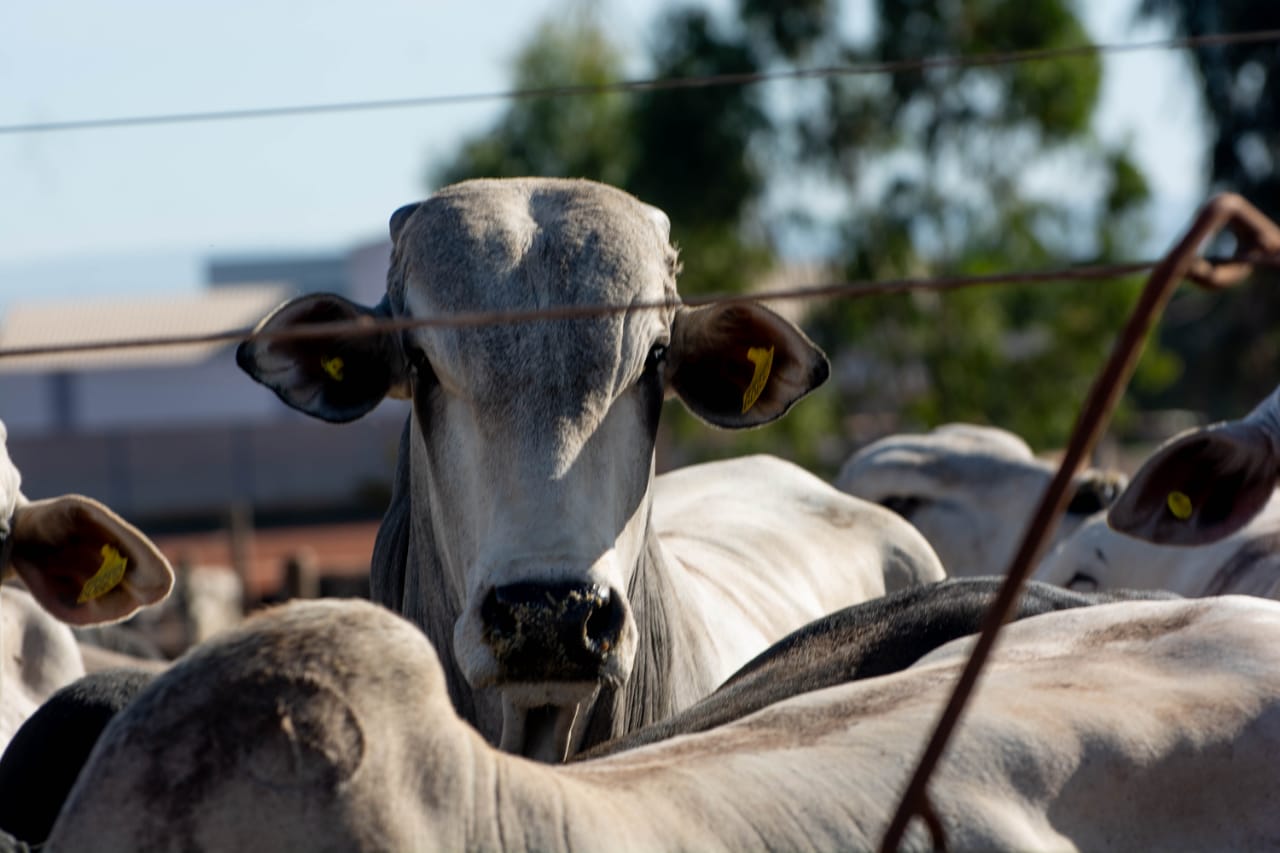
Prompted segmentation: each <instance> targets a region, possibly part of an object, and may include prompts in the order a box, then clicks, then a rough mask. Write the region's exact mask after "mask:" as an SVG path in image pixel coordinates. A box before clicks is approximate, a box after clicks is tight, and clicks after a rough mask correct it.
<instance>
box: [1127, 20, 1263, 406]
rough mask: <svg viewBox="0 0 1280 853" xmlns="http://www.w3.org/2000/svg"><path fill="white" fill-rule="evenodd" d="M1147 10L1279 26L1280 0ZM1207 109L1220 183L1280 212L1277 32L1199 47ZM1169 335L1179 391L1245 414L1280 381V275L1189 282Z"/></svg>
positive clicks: (1210, 25) (1207, 27)
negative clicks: (1218, 286) (1208, 285)
mask: <svg viewBox="0 0 1280 853" xmlns="http://www.w3.org/2000/svg"><path fill="white" fill-rule="evenodd" d="M1141 11H1142V14H1144V15H1146V16H1147V17H1149V18H1156V19H1160V20H1164V21H1167V22H1169V23H1171V24H1172V25H1173V26H1174V29H1175V30H1176V31H1178V32H1180V33H1183V34H1185V35H1191V36H1199V35H1206V34H1209V33H1231V32H1250V31H1257V30H1273V29H1280V4H1277V3H1258V2H1251V0H1216V2H1213V3H1201V2H1197V0H1143V3H1142V5H1141ZM1190 57H1191V60H1192V62H1193V63H1194V66H1195V68H1196V70H1197V71H1198V72H1199V78H1200V83H1201V87H1202V94H1203V98H1204V101H1203V106H1204V111H1205V114H1206V115H1207V117H1208V119H1209V139H1208V151H1207V152H1206V153H1207V160H1208V164H1207V165H1208V167H1209V174H1210V182H1211V184H1212V187H1213V189H1214V190H1231V191H1233V192H1237V193H1240V194H1241V195H1243V196H1244V197H1245V198H1247V199H1248V200H1249V201H1251V202H1253V204H1254V205H1256V206H1257V207H1258V208H1259V209H1260V210H1261V211H1262V212H1263V213H1265V214H1267V215H1268V216H1269V217H1271V218H1272V219H1273V220H1280V47H1278V46H1277V45H1276V44H1275V43H1274V42H1272V43H1258V44H1241V45H1219V46H1213V47H1207V48H1201V49H1199V50H1195V51H1192V52H1191V53H1190ZM1161 339H1162V342H1163V343H1164V344H1165V345H1166V346H1167V347H1168V348H1169V349H1170V350H1172V351H1173V352H1176V353H1177V354H1178V355H1179V357H1180V358H1181V359H1182V360H1183V361H1184V362H1185V363H1186V372H1185V374H1184V375H1183V377H1182V378H1181V379H1180V380H1179V382H1178V383H1177V385H1176V386H1175V387H1174V388H1173V389H1171V393H1170V394H1169V395H1166V397H1165V398H1157V402H1167V401H1168V399H1169V398H1173V399H1177V400H1180V401H1182V402H1183V404H1184V405H1186V404H1188V403H1190V404H1191V405H1193V406H1194V407H1196V408H1200V409H1204V410H1205V411H1207V412H1208V413H1209V415H1210V417H1212V418H1214V419H1218V418H1234V417H1239V416H1240V415H1242V414H1244V413H1245V412H1246V411H1248V410H1249V409H1250V408H1252V407H1253V405H1254V404H1255V403H1257V402H1258V400H1260V399H1262V397H1264V396H1265V395H1267V394H1268V393H1270V392H1271V391H1272V389H1274V388H1275V386H1276V382H1277V379H1278V378H1280V377H1278V376H1277V371H1276V364H1277V363H1278V362H1280V276H1277V275H1276V273H1275V272H1274V271H1270V272H1268V271H1260V272H1259V273H1258V274H1257V275H1255V276H1254V278H1253V280H1252V281H1250V282H1248V283H1247V284H1245V285H1244V286H1242V287H1237V288H1235V289H1233V290H1231V291H1229V292H1227V293H1225V294H1206V293H1198V292H1195V291H1189V290H1185V291H1184V292H1181V293H1179V294H1178V296H1177V298H1176V299H1175V300H1174V302H1173V303H1172V304H1171V305H1170V307H1169V310H1168V311H1167V312H1166V315H1165V324H1164V327H1163V328H1162V330H1161Z"/></svg>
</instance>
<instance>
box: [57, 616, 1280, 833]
mask: <svg viewBox="0 0 1280 853" xmlns="http://www.w3.org/2000/svg"><path fill="white" fill-rule="evenodd" d="M1005 631H1006V636H1005V637H1004V640H1003V641H1002V643H1001V644H1000V646H999V650H998V652H997V654H996V657H995V659H994V661H993V663H992V665H991V668H990V669H989V670H988V671H987V673H986V674H985V675H984V677H983V683H982V686H981V688H980V690H979V691H978V693H977V694H976V697H975V700H974V703H973V705H972V706H971V708H970V709H969V710H968V712H967V714H966V717H965V719H964V722H963V724H962V725H961V727H960V729H959V731H958V733H957V735H956V738H955V739H954V741H953V742H952V743H951V745H950V747H949V749H948V751H947V753H946V756H945V757H944V759H943V761H942V763H941V765H940V767H939V769H938V772H937V774H936V775H935V777H934V779H933V781H932V783H931V785H930V791H931V799H932V803H933V805H934V808H935V811H936V814H937V816H938V818H939V820H940V823H941V825H942V828H943V831H944V832H945V834H946V838H947V841H948V843H949V845H950V849H953V850H998V849H1003V850H1049V849H1053V850H1067V849H1070V850H1075V849H1080V850H1121V851H1130V850H1236V849H1245V850H1258V849H1271V848H1275V847H1277V846H1280V810H1277V809H1276V808H1275V803H1274V796H1275V791H1276V790H1277V788H1278V787H1280V763H1278V762H1277V761H1276V760H1275V756H1276V749H1277V747H1278V746H1280V603H1276V602H1272V601H1265V600H1262V599H1254V598H1249V597H1243V596H1241V597H1223V598H1217V599H1206V600H1197V601H1163V602H1140V603H1138V602H1135V603H1125V604H1110V605H1101V606H1098V607H1090V608H1083V609H1078V610H1068V611H1065V612H1062V613H1055V614H1050V615H1046V616H1039V617H1036V618H1033V619H1027V620H1024V621H1022V622H1019V623H1016V624H1014V625H1012V626H1009V627H1007V628H1006V629H1005ZM969 643H970V641H969V640H961V641H957V642H955V643H951V644H948V645H947V646H944V647H943V648H941V649H939V650H937V651H935V652H933V653H932V654H931V655H929V656H927V657H926V658H924V659H923V660H922V661H920V662H919V663H918V664H916V665H915V666H913V667H911V668H909V669H907V670H905V671H903V672H900V673H897V674H894V675H889V676H885V677H881V678H873V679H868V680H865V681H858V682H853V683H849V684H843V685H839V686H835V687H830V688H827V689H824V690H819V691H815V692H812V693H805V694H802V695H800V696H796V697H794V698H791V699H788V700H785V701H782V702H779V703H777V704H774V705H771V706H769V707H766V708H764V709H763V710H761V711H758V712H756V713H754V714H751V715H750V716H747V717H745V718H743V719H740V720H737V721H735V722H733V723H730V724H727V725H724V726H722V727H719V728H716V729H712V730H710V731H707V732H702V733H699V734H694V735H687V736H683V737H676V738H674V739H671V740H667V741H664V742H661V743H658V744H654V745H651V746H647V747H643V748H640V749H636V750H633V751H631V752H625V753H621V754H619V755H616V756H611V757H608V758H603V759H598V760H591V761H585V762H581V763H578V764H572V765H568V766H546V765H541V764H537V763H534V762H529V761H525V760H522V759H520V758H519V757H516V756H511V755H507V754H504V753H502V752H499V751H497V750H494V749H492V748H491V747H490V746H489V744H487V743H485V742H484V740H483V739H481V738H480V737H479V736H478V735H477V733H476V732H475V730H474V729H472V728H471V727H470V726H469V725H467V724H466V723H464V722H463V721H462V720H461V719H459V717H458V716H457V714H456V712H455V710H454V708H453V707H452V704H451V702H450V700H449V695H448V689H447V687H446V684H445V674H444V670H443V669H442V667H441V665H440V661H439V660H438V659H437V657H436V656H435V654H434V651H433V649H432V648H431V646H430V645H429V644H428V643H427V641H426V640H425V638H424V637H423V636H422V635H421V633H420V632H418V631H417V630H415V628H414V627H413V626H412V625H410V624H409V623H407V622H405V621H403V620H401V619H400V618H398V617H397V616H395V615H393V614H391V613H390V612H388V611H386V610H385V609H382V608H379V607H377V606H374V605H371V604H368V603H363V602H355V601H349V602H337V601H327V602H305V603H296V604H290V605H286V606H284V607H282V608H279V609H277V610H275V611H272V612H270V613H268V614H267V615H265V616H261V617H256V618H253V619H251V620H249V621H248V622H247V623H246V624H245V625H244V626H243V627H241V628H238V629H236V630H235V631H233V632H231V633H228V634H224V635H221V636H220V637H218V638H215V639H214V640H212V641H211V642H210V643H208V644H206V645H205V646H202V647H200V648H198V649H196V650H195V651H193V652H192V653H190V654H189V655H188V656H186V657H185V658H184V659H183V660H181V661H179V662H178V663H177V664H176V665H175V666H174V667H173V668H172V669H170V670H169V671H168V672H166V673H165V674H163V675H161V676H160V677H159V678H158V679H157V680H156V681H155V682H154V683H153V684H152V685H151V687H149V688H147V689H146V691H145V692H144V693H143V694H142V695H141V696H139V697H138V699H137V700H135V701H134V703H133V704H132V705H130V706H129V707H128V708H126V709H125V710H124V711H123V712H122V713H121V714H120V715H119V716H118V717H116V718H115V719H114V720H113V721H112V722H111V724H110V725H109V726H108V727H107V729H106V730H105V731H104V732H103V735H102V738H101V740H100V741H99V743H98V746H97V748H96V749H95V750H94V752H93V754H92V756H91V757H90V759H89V762H88V764H87V765H86V767H85V769H84V771H83V772H82V773H81V774H80V776H79V779H78V780H77V782H76V785H75V787H74V788H73V790H72V792H71V794H70V795H69V797H68V800H67V803H66V805H65V807H64V808H63V810H62V812H61V814H60V815H59V818H58V821H57V823H56V824H55V826H54V828H53V832H52V834H51V836H50V838H49V841H48V844H47V846H46V847H45V848H44V849H45V850H46V851H49V853H61V851H80V850H94V851H99V853H112V851H130V853H132V851H137V850H148V851H166V850H174V851H178V850H191V849H199V850H205V851H210V853H217V851H234V852H235V853H250V851H257V850H263V851H268V850H269V851H273V853H284V851H308V853H325V851H344V853H350V852H351V851H382V850H413V851H429V850H507V851H520V850H530V851H535V850H536V851H572V850H601V849H607V850H615V851H631V850H635V851H640V850H643V851H661V850H866V849H871V848H872V847H874V846H875V845H876V844H877V842H878V841H879V839H880V836H881V834H882V833H883V831H884V829H885V827H886V824H887V823H888V821H889V819H890V816H891V815H892V813H893V809H894V806H895V804H896V802H897V799H898V797H899V795H900V793H901V791H902V789H903V788H904V786H905V784H906V779H907V776H908V774H909V773H910V771H911V770H912V769H913V767H914V764H915V761H916V757H917V755H918V753H919V750H920V749H921V747H922V745H923V743H924V741H925V739H926V738H927V736H928V735H929V733H930V731H931V729H932V728H933V725H934V723H935V721H936V719H937V715H938V711H939V709H940V707H941V705H942V703H943V702H944V701H945V699H946V697H947V695H948V694H949V692H950V690H951V686H952V684H953V683H954V680H955V678H956V676H957V674H958V672H959V670H960V667H961V666H962V664H963V662H964V659H965V654H966V652H967V649H968V645H969ZM930 846H931V845H930V843H929V838H928V835H927V834H926V832H925V831H924V830H923V829H922V828H921V826H920V825H919V824H918V823H917V824H915V825H914V826H913V827H911V829H910V831H909V833H908V835H907V838H906V844H905V848H906V849H909V850H922V849H930Z"/></svg>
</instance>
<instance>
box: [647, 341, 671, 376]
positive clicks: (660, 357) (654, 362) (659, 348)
mask: <svg viewBox="0 0 1280 853" xmlns="http://www.w3.org/2000/svg"><path fill="white" fill-rule="evenodd" d="M666 360H667V345H666V344H664V343H656V344H654V345H653V346H652V347H651V348H650V349H649V355H648V356H647V357H646V358H645V360H644V372H645V373H652V372H653V371H655V370H657V369H658V368H659V367H661V366H662V364H663V363H664V362H665V361H666Z"/></svg>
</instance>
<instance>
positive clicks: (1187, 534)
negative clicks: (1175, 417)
mask: <svg viewBox="0 0 1280 853" xmlns="http://www.w3.org/2000/svg"><path fill="white" fill-rule="evenodd" d="M1278 476H1280V388H1277V389H1276V390H1275V391H1273V392H1272V393H1271V395H1270V396H1269V397H1267V398H1266V399H1265V400H1263V401H1262V402H1261V403H1259V404H1258V405H1257V407H1255V408H1254V410H1253V411H1252V412H1250V413H1249V414H1247V415H1245V416H1244V417H1243V418H1241V419H1240V420H1235V421H1225V422H1223V423H1218V424H1212V425H1210V426H1207V427H1200V428H1198V429H1191V430H1187V431H1186V432H1184V433H1182V434H1180V435H1177V436H1174V437H1173V438H1172V439H1170V440H1169V441H1168V442H1166V443H1165V444H1164V445H1163V446H1161V447H1160V449H1159V450H1157V451H1156V452H1155V453H1154V454H1152V456H1151V458H1150V459H1148V460H1147V461H1146V462H1145V463H1143V465H1142V467H1141V468H1140V469H1139V470H1138V473H1137V474H1135V475H1134V477H1133V482H1132V483H1131V484H1130V485H1129V487H1128V488H1127V489H1125V492H1124V494H1123V495H1122V496H1121V498H1120V499H1119V500H1117V501H1116V504H1115V506H1114V507H1112V508H1111V512H1110V513H1109V515H1108V520H1109V521H1110V523H1111V526H1112V527H1114V528H1115V529H1116V530H1119V531H1121V532H1122V533H1126V534H1128V535H1130V536H1136V537H1138V538H1140V539H1144V540H1146V541H1148V542H1156V543H1159V544H1162V545H1203V544H1205V543H1209V542H1216V541H1218V540H1219V539H1222V538H1224V537H1227V536H1230V535H1231V534H1233V533H1235V532H1236V531H1238V530H1239V529H1240V528H1241V527H1244V526H1245V525H1246V524H1249V522H1250V521H1251V520H1252V519H1253V518H1254V517H1255V516H1256V515H1258V514H1259V513H1261V512H1263V510H1264V509H1266V508H1269V507H1270V506H1271V504H1272V503H1274V501H1273V500H1272V499H1273V497H1274V495H1275V490H1276V480H1277V477H1278Z"/></svg>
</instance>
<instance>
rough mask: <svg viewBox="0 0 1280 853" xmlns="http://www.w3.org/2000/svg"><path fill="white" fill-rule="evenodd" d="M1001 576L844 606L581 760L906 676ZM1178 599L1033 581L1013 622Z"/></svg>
mask: <svg viewBox="0 0 1280 853" xmlns="http://www.w3.org/2000/svg"><path fill="white" fill-rule="evenodd" d="M1003 582H1004V578H999V577H991V578H953V579H949V580H945V581H940V582H938V583H935V584H927V585H925V586H918V587H913V588H912V589H905V590H901V591H899V592H895V593H890V594H889V595H886V596H884V597H882V598H877V599H875V600H873V601H867V602H864V603H862V604H855V605H854V606H852V607H846V608H844V609H843V610H837V611H836V612H835V613H831V614H829V615H827V616H823V617H822V618H821V619H816V620H814V621H813V622H810V623H809V624H808V625H805V626H804V627H803V628H800V629H798V630H796V631H793V632H792V633H790V634H788V635H787V636H786V637H783V638H782V639H781V640H779V641H778V642H776V643H774V644H773V645H772V646H770V647H769V648H768V649H767V650H765V651H764V652H763V653H761V654H760V655H758V656H757V657H756V658H754V659H753V660H752V661H751V662H750V663H748V664H747V665H746V666H744V667H742V669H740V670H738V671H737V672H735V673H734V674H733V675H732V676H731V677H730V678H729V679H728V680H727V681H726V682H725V683H724V684H722V685H721V686H720V687H719V688H718V689H717V690H716V691H715V692H714V693H712V694H711V695H710V696H708V697H707V698H705V699H703V700H702V701H700V702H698V703H697V704H695V705H693V706H691V707H689V708H686V709H685V710H683V711H680V712H679V713H677V714H675V715H673V716H671V717H668V718H667V719H665V720H659V721H658V722H656V723H653V724H651V725H648V726H645V727H644V728H642V729H639V730H637V731H634V732H631V733H630V734H626V735H623V736H622V737H619V738H615V739H614V740H611V741H608V742H606V743H602V744H599V745H598V746H595V747H593V748H592V749H590V750H588V751H587V752H585V753H583V754H581V755H580V756H578V758H580V759H581V758H597V757H600V756H604V755H612V754H613V753H615V752H623V751H625V750H628V749H635V748H636V747H638V746H643V745H645V744H648V743H656V742H658V741H660V740H666V739H667V738H671V737H675V736H677V735H683V734H692V733H694V732H702V731H707V730H708V729H712V728H715V727H717V726H722V725H724V724H725V723H728V722H731V721H733V720H736V719H738V718H739V717H745V716H746V715H747V714H750V713H752V712H754V711H758V710H760V709H761V708H764V707H765V706H766V705H772V704H773V703H774V702H780V701H782V700H783V699H788V698H790V697H792V696H798V695H800V694H801V693H809V692H811V691H813V690H821V689H822V688H824V687H832V686H835V685H837V684H843V683H844V682H847V681H856V680H858V679H862V678H873V677H875V676H878V675H888V674H890V673H894V672H900V671H901V670H903V669H906V668H907V667H908V666H910V665H911V664H913V663H915V662H916V661H918V660H919V659H920V658H922V657H924V656H925V655H926V654H928V653H929V652H931V651H933V650H934V649H936V648H938V647H939V646H942V645H944V644H946V643H949V642H951V641H952V640H956V639H959V638H960V637H964V636H966V635H968V634H976V633H978V631H980V630H981V629H982V620H983V618H984V617H985V616H986V613H987V609H988V608H989V607H990V606H991V602H992V601H993V600H994V599H995V597H996V593H997V592H998V591H999V589H1000V586H1001V584H1002V583H1003ZM1177 597H1178V596H1176V595H1173V594H1172V593H1161V592H1155V593H1150V592H1131V591H1128V590H1116V591H1114V592H1110V593H1080V592H1073V591H1071V590H1066V589H1061V588H1059V587H1056V586H1052V585H1050V584H1045V583H1038V582H1036V581H1030V582H1028V583H1027V584H1026V585H1025V586H1024V588H1023V590H1022V594H1021V596H1020V597H1019V598H1018V603H1017V605H1016V606H1015V609H1014V612H1013V615H1012V616H1011V617H1010V621H1015V620H1019V619H1026V618H1028V617H1031V616H1039V615H1040V614H1042V613H1051V612H1053V611H1056V610H1069V609H1071V608H1075V607H1089V606H1092V605H1095V604H1106V603H1110V602H1114V601H1131V600H1135V599H1156V598H1177Z"/></svg>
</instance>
